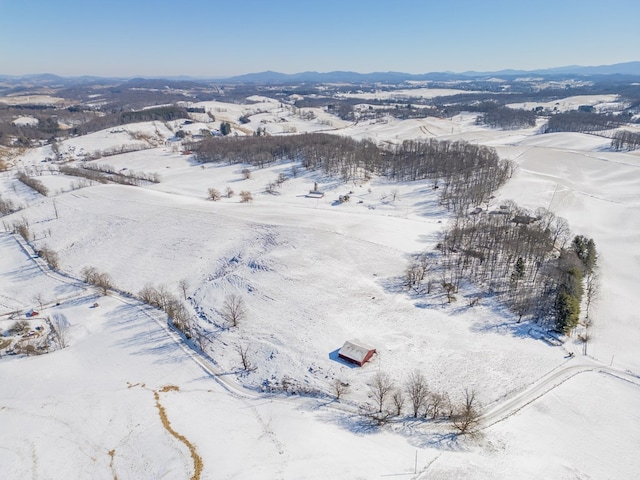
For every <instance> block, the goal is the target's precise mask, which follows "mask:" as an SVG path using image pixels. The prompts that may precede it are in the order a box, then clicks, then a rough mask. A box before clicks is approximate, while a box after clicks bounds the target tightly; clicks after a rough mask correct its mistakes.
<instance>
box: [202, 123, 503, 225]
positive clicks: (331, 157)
mask: <svg viewBox="0 0 640 480" xmlns="http://www.w3.org/2000/svg"><path fill="white" fill-rule="evenodd" d="M190 148H191V149H193V150H194V152H195V155H196V158H197V160H198V161H200V162H224V163H245V162H247V163H250V164H252V165H255V166H257V167H259V168H262V167H266V166H268V165H271V164H273V163H274V162H277V161H292V162H293V161H296V162H300V164H301V165H302V167H304V168H307V169H310V170H321V171H322V172H323V173H325V174H327V175H330V176H333V177H337V178H340V179H341V180H343V181H345V182H348V181H354V180H359V179H360V180H361V179H365V180H366V179H368V178H370V176H371V175H372V174H374V173H375V174H380V175H384V176H387V177H389V178H392V179H394V180H398V181H407V180H420V179H433V180H434V188H437V189H439V195H440V201H441V203H442V204H443V205H444V206H445V207H446V208H448V209H450V210H452V211H454V212H455V213H456V214H459V213H463V212H466V210H467V209H468V208H469V207H470V206H474V205H479V204H481V203H482V202H486V201H487V200H488V198H489V196H490V195H491V193H492V192H493V191H495V190H496V189H497V188H499V187H500V186H501V185H503V184H504V183H505V182H506V181H507V180H508V179H509V178H510V177H511V175H512V173H513V169H514V166H513V163H512V162H510V161H507V160H502V159H500V158H499V157H498V154H497V153H496V151H495V149H492V148H489V147H484V146H479V145H473V144H470V143H467V142H448V141H437V140H427V141H406V142H404V143H402V144H401V145H399V146H396V147H389V148H380V147H378V146H377V145H376V144H375V143H373V142H371V141H369V140H362V141H358V140H354V139H352V138H347V137H340V136H336V135H327V134H319V133H313V134H303V135H290V136H281V137H223V138H220V137H217V138H209V139H205V140H203V141H202V142H200V143H198V144H193V145H192V146H191V147H190ZM271 186H272V187H273V188H275V186H277V183H275V184H273V185H271ZM273 188H272V190H273Z"/></svg>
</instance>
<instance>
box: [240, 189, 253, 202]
mask: <svg viewBox="0 0 640 480" xmlns="http://www.w3.org/2000/svg"><path fill="white" fill-rule="evenodd" d="M251 201H253V195H251V192H250V191H248V190H242V191H241V192H240V202H242V203H249V202H251Z"/></svg>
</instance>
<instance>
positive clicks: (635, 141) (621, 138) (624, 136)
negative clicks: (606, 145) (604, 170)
mask: <svg viewBox="0 0 640 480" xmlns="http://www.w3.org/2000/svg"><path fill="white" fill-rule="evenodd" d="M638 148H640V133H637V132H630V131H628V130H622V131H620V132H616V133H615V134H614V135H613V138H612V139H611V149H612V150H615V151H616V152H619V151H623V150H637V149H638Z"/></svg>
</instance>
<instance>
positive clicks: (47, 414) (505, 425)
mask: <svg viewBox="0 0 640 480" xmlns="http://www.w3.org/2000/svg"><path fill="white" fill-rule="evenodd" d="M440 94H441V93H440ZM425 95H426V93H425ZM605 100H607V101H608V100H610V99H598V101H605ZM580 102H582V99H581V100H580ZM583 103H584V102H583ZM583 103H581V104H583ZM203 106H205V108H207V110H208V111H210V112H211V113H213V114H214V115H215V116H216V122H215V124H216V125H217V124H219V122H220V121H221V120H225V119H227V116H228V118H229V119H237V118H238V116H239V115H244V114H247V113H249V112H251V113H253V112H255V113H256V114H255V115H254V116H253V117H251V122H250V123H248V124H246V125H244V126H243V128H246V129H255V128H258V127H260V126H266V127H268V129H272V130H269V131H271V133H281V132H280V131H278V130H277V129H278V128H280V125H282V124H285V123H289V124H291V125H293V126H295V131H297V132H303V131H316V130H320V129H322V130H329V131H335V133H337V134H341V135H350V136H354V137H356V138H365V137H368V138H374V139H376V140H377V141H380V142H392V143H394V142H399V141H402V140H404V139H408V138H432V137H437V138H447V139H451V140H455V139H465V140H472V141H477V142H479V143H483V144H486V145H491V146H494V147H496V149H497V150H498V153H499V154H500V155H501V156H503V157H505V158H510V159H513V160H514V161H515V162H516V163H517V165H518V171H517V172H516V175H515V176H514V178H513V179H512V180H511V181H510V182H509V183H508V184H507V185H506V186H505V187H504V188H503V189H502V190H501V191H500V192H498V195H497V196H498V198H497V199H496V200H495V202H496V204H497V203H499V202H502V201H504V200H507V199H513V200H515V201H516V202H517V203H518V204H521V205H522V206H525V207H528V208H532V209H533V208H536V207H538V206H543V207H549V208H550V209H551V210H553V211H554V212H555V213H556V214H557V215H559V216H562V217H565V218H567V220H568V221H569V223H570V225H571V228H572V230H573V232H574V233H576V234H584V235H586V236H589V237H593V238H594V240H595V242H596V245H597V248H598V251H599V252H600V267H601V284H602V287H601V294H600V296H599V298H598V301H597V304H596V309H595V313H596V315H595V318H596V319H595V327H594V332H595V336H594V339H593V342H592V343H591V344H590V345H589V350H588V354H589V355H588V356H583V355H582V353H581V346H579V345H577V344H575V343H574V340H573V339H568V340H567V341H566V343H565V344H564V345H562V346H554V345H551V344H550V343H549V342H546V341H544V339H541V338H539V335H537V334H534V332H533V331H531V328H532V327H533V326H532V325H527V324H520V325H518V324H516V323H515V320H516V319H515V318H513V317H512V316H510V315H509V314H508V312H505V311H504V310H503V309H501V308H499V307H498V306H497V305H495V304H493V303H492V302H491V301H490V300H486V301H485V302H484V303H482V302H481V304H480V305H478V306H475V307H473V308H471V307H469V306H468V301H467V298H465V295H469V296H472V295H473V293H474V292H473V290H472V289H471V288H469V289H468V290H466V291H465V292H463V293H462V295H461V298H460V299H459V301H458V302H457V303H456V304H453V305H449V304H447V303H446V300H445V299H444V298H443V297H442V298H438V297H428V298H424V299H417V298H416V297H412V296H409V295H408V294H407V293H406V292H405V291H403V290H402V289H401V288H400V287H399V285H400V281H401V276H402V274H403V271H404V269H405V267H406V265H407V261H408V258H409V256H410V255H411V254H414V253H419V252H422V251H425V250H432V249H433V247H434V245H435V244H436V243H437V241H438V238H439V234H440V232H441V231H442V230H443V228H444V226H445V225H446V222H447V214H446V212H445V211H443V210H442V209H441V208H440V207H439V206H438V204H437V201H436V199H435V196H434V193H433V191H432V190H431V188H430V185H429V183H428V182H411V183H400V184H397V183H390V182H388V181H386V180H383V179H373V180H371V181H369V182H366V183H349V184H344V183H341V182H339V181H337V180H335V179H329V178H324V177H321V176H318V175H317V174H312V173H310V172H306V171H304V170H302V169H300V171H299V172H297V175H296V176H295V177H294V169H293V165H291V164H278V165H274V166H271V167H268V168H265V169H255V170H254V169H252V171H251V178H249V179H245V178H244V175H243V174H242V172H241V170H242V169H243V168H245V166H242V165H232V166H229V165H222V166H216V165H211V164H207V165H199V164H197V163H195V162H194V161H193V160H192V159H191V158H190V157H189V156H186V155H181V154H179V153H175V152H174V151H173V150H172V148H170V147H165V146H163V145H162V144H161V143H160V142H159V141H158V142H156V144H157V145H160V146H153V145H152V143H153V142H151V143H150V142H149V141H148V140H143V141H145V142H146V146H145V148H147V149H146V150H143V151H139V152H130V153H125V154H121V155H114V156H109V157H108V158H104V159H101V160H100V161H99V162H100V163H101V164H108V165H109V166H112V167H113V168H114V169H116V170H117V171H125V169H126V170H134V171H141V172H146V173H157V174H159V175H160V176H161V178H162V181H161V182H160V183H158V184H152V185H151V184H150V185H145V186H141V187H130V186H120V185H93V186H89V187H85V188H80V189H75V190H72V189H71V183H72V181H71V180H70V179H69V178H67V177H63V176H60V175H54V174H53V173H52V172H50V171H48V170H46V169H44V170H42V172H41V173H42V175H41V176H39V177H38V179H40V180H41V181H42V183H43V184H45V185H46V186H48V187H49V190H50V192H52V193H50V195H49V196H48V197H38V196H35V194H30V193H29V192H25V191H23V190H22V188H26V187H24V186H21V184H18V185H16V181H15V180H13V178H12V176H13V173H12V172H8V173H5V174H3V177H2V178H1V179H0V180H2V182H0V188H2V191H0V194H3V195H8V196H12V195H13V196H15V195H17V197H18V198H19V201H20V202H21V203H22V204H24V205H25V206H27V208H25V209H23V210H21V211H20V212H18V213H16V214H13V215H12V216H10V217H5V218H3V220H4V221H6V222H8V224H10V223H11V222H12V221H14V220H19V219H22V218H24V219H27V220H28V222H29V225H30V228H31V229H32V231H33V232H34V234H35V237H36V240H35V242H34V244H35V246H36V247H38V248H41V247H42V246H44V245H47V246H48V247H50V248H52V249H53V250H55V251H56V252H58V254H59V256H60V270H61V271H62V272H63V273H64V275H60V274H57V273H52V272H50V271H48V270H47V269H46V268H45V267H43V266H42V264H41V261H40V260H39V259H36V258H33V255H32V252H31V251H29V250H28V249H24V248H23V246H22V244H21V243H19V242H18V241H17V239H15V238H14V237H13V236H11V235H9V234H3V235H1V236H0V252H1V254H0V292H1V293H0V327H1V328H2V329H3V330H5V329H7V328H9V326H10V325H11V324H13V323H14V322H15V321H16V319H17V318H19V317H17V316H16V313H15V312H16V310H20V311H21V312H23V313H24V312H26V311H28V310H29V309H30V308H36V307H38V308H40V306H39V305H36V304H35V298H36V296H37V297H39V299H40V300H41V301H43V303H44V305H43V307H44V308H42V309H41V312H40V316H41V317H46V316H53V315H54V314H56V315H58V316H63V317H64V318H66V319H67V320H68V322H69V324H70V331H69V339H68V340H69V341H68V344H69V346H68V347H67V348H65V349H63V350H60V351H55V352H52V353H49V354H46V355H42V356H31V357H23V356H5V357H2V358H0V384H2V386H3V387H2V390H1V391H0V425H2V435H0V468H2V474H3V475H4V477H5V478H11V479H13V478H15V479H19V478H52V479H53V478H110V479H111V478H119V479H123V478H132V479H133V478H178V479H179V478H192V475H193V474H194V471H196V470H197V469H199V468H200V467H199V466H201V471H200V470H198V473H199V475H200V477H199V478H203V479H204V478H264V479H272V478H291V479H294V478H296V479H297V478H311V479H313V478H318V479H320V478H328V477H329V478H344V479H353V478H363V479H364V478H367V479H368V478H377V477H381V476H391V475H400V474H406V476H407V477H408V478H424V479H426V478H437V479H449V478H487V479H489V478H523V479H525V478H526V479H529V478H558V479H570V478H571V479H573V478H594V479H596V478H634V477H637V476H638V475H640V462H639V461H638V460H636V458H637V455H635V450H636V447H637V445H638V444H640V436H639V433H638V432H640V414H639V413H638V409H637V405H638V402H639V401H640V386H639V384H640V379H638V377H636V376H634V372H635V373H638V372H640V356H638V354H637V345H638V343H639V342H640V322H639V321H638V317H637V311H639V310H640V300H638V297H637V295H635V289H636V287H637V285H638V284H639V282H638V280H639V277H640V274H638V272H639V271H640V256H638V255H636V254H634V252H635V248H636V245H637V244H638V240H639V237H640V172H639V170H638V169H639V168H640V156H639V155H638V154H633V153H613V152H609V151H607V141H606V139H604V140H603V139H602V138H600V137H594V136H590V135H582V134H552V135H537V134H536V132H537V128H532V129H527V130H520V131H509V132H503V131H498V130H492V129H487V128H483V127H480V126H477V125H475V124H474V121H473V120H474V118H473V116H472V115H459V116H457V117H454V118H453V119H451V120H440V119H421V120H407V121H404V122H403V121H398V120H390V121H389V122H387V123H377V124H365V123H364V122H363V123H359V124H357V125H352V126H347V125H346V124H344V123H340V122H341V121H340V120H339V119H333V120H335V124H333V125H329V124H328V121H329V118H328V117H326V118H325V117H324V116H322V115H317V116H316V118H315V119H312V118H307V119H305V118H301V117H300V116H299V115H293V113H292V112H291V111H289V110H288V109H286V108H284V107H283V106H282V105H281V104H280V103H279V102H277V101H274V100H270V99H267V98H263V97H256V98H254V99H253V103H251V104H247V105H231V104H224V103H221V102H206V103H205V104H203ZM258 112H260V113H258ZM324 115H326V114H324ZM254 117H257V118H254ZM283 118H284V119H285V120H286V121H282V119H283ZM212 124H213V122H212ZM203 125H205V126H207V125H206V124H203ZM196 126H197V127H198V128H199V127H200V125H199V124H196ZM175 127H176V128H177V125H176V126H175ZM209 127H213V125H209V126H208V128H209ZM191 128H196V127H191ZM111 130H114V129H111ZM174 130H175V128H174ZM194 131H195V130H194ZM130 132H142V133H146V134H147V135H148V136H149V137H153V138H154V141H156V140H160V139H161V138H162V137H166V138H168V137H170V136H172V135H173V133H174V132H172V131H171V130H169V129H167V128H166V126H164V125H161V124H151V123H149V124H137V125H136V126H129V127H128V128H127V130H126V131H124V130H123V131H116V132H111V131H104V132H97V133H95V134H92V135H87V136H85V137H80V138H76V139H72V140H69V141H67V142H64V144H63V148H66V149H67V150H66V151H71V152H73V151H75V152H78V151H79V150H80V149H82V150H83V151H85V152H88V151H95V150H101V149H105V148H112V147H117V146H118V145H119V142H121V143H124V144H129V143H133V140H132V134H131V133H130ZM136 141H138V140H136ZM71 147H73V148H71ZM70 148H71V149H70ZM69 149H70V150H69ZM49 154H50V150H49V149H45V148H43V149H39V150H34V151H30V152H27V153H26V154H25V155H24V156H23V157H22V158H21V159H20V164H22V165H25V164H30V163H31V164H33V165H40V160H41V159H42V158H44V157H46V156H48V155H49ZM281 173H283V174H285V175H287V176H288V177H289V180H287V181H286V182H285V183H284V184H283V186H282V188H281V189H279V190H278V194H276V195H271V194H267V193H265V192H264V190H265V186H266V185H267V183H269V182H272V181H273V180H275V178H276V177H277V176H278V175H279V174H281ZM315 182H317V183H318V188H319V189H321V190H323V191H324V192H325V196H324V197H323V198H320V199H316V198H306V197H305V194H306V193H307V192H308V191H309V190H311V189H312V188H313V186H314V183H315ZM14 186H15V187H14ZM211 187H214V188H216V189H218V190H219V191H220V192H223V193H224V191H225V190H226V188H227V187H230V188H232V189H233V190H234V191H235V195H234V196H232V197H231V198H226V197H223V198H222V199H221V200H220V201H219V202H211V201H209V200H207V189H208V188H211ZM14 188H15V192H14V191H13V189H14ZM241 190H247V191H250V192H252V194H253V197H254V201H253V202H252V203H249V204H244V203H241V202H240V200H239V197H238V195H237V194H238V193H239V192H240V191H241ZM54 192H55V193H54ZM349 192H351V193H350V195H351V200H350V202H347V203H338V202H336V200H337V199H338V196H339V195H344V194H347V193H349ZM85 266H93V267H95V268H97V269H98V270H100V271H105V272H108V273H109V274H110V275H111V277H112V278H113V281H114V284H115V285H116V286H117V288H118V289H119V290H120V291H122V292H132V293H134V294H135V293H137V292H138V291H139V290H140V289H142V287H143V286H145V284H154V285H156V286H159V285H164V286H165V287H166V288H167V289H168V290H169V291H171V292H173V293H174V294H175V295H182V293H181V292H180V290H179V288H178V284H179V282H180V281H181V280H186V283H187V285H188V289H187V290H188V295H189V297H190V308H194V309H196V310H194V312H195V311H197V312H198V313H199V314H200V316H201V318H202V319H203V320H202V322H203V323H202V325H203V326H206V327H207V328H209V331H210V336H209V340H207V341H206V342H205V345H206V347H205V348H206V350H207V354H208V357H203V356H201V355H199V354H197V353H196V352H195V350H194V349H192V348H189V346H188V345H187V344H186V343H185V342H184V340H183V339H181V338H180V337H179V336H178V335H177V334H176V333H175V332H173V331H171V330H169V329H168V327H167V326H166V320H165V319H164V318H163V316H162V314H160V313H159V312H157V311H154V310H152V309H150V308H149V307H145V306H143V305H141V304H139V303H138V302H136V301H135V300H134V299H132V298H131V297H128V296H127V295H124V294H119V293H115V292H114V293H113V294H111V295H109V296H106V297H101V296H99V294H98V292H97V291H94V290H92V289H91V288H89V287H87V286H85V285H84V284H82V282H79V281H78V280H77V278H78V277H79V276H80V271H81V269H82V268H83V267H85ZM231 293H236V294H240V295H242V296H243V297H244V298H245V300H246V302H247V307H248V315H247V318H246V319H245V320H244V321H243V322H242V323H241V324H240V325H239V326H238V327H237V328H232V329H221V328H218V327H216V324H220V323H222V320H221V317H220V309H221V304H222V302H223V301H224V299H225V297H226V296H227V295H229V294H231ZM96 303H98V304H99V306H95V304H96ZM57 304H58V305H57ZM11 315H13V318H10V316H11ZM23 316H24V315H23ZM354 338H357V339H359V340H361V341H363V342H366V343H368V344H372V345H374V346H375V347H376V348H377V350H378V354H377V355H376V356H375V357H374V360H373V361H372V362H370V363H369V364H367V365H366V366H365V367H364V368H360V369H359V368H349V367H348V366H346V365H345V364H343V363H341V362H339V361H337V360H336V358H335V351H336V350H337V349H338V348H339V347H340V346H341V345H342V343H343V342H344V341H345V340H350V339H354ZM238 345H240V346H244V347H247V348H248V352H249V357H250V360H251V362H252V364H253V365H254V367H255V368H254V369H252V370H251V371H250V372H242V371H241V368H240V367H241V366H240V358H239V356H238V353H237V350H236V347H237V346H238ZM569 351H571V352H575V356H574V357H573V358H571V357H567V352H569ZM414 369H419V370H420V371H422V372H423V373H424V374H425V376H426V378H427V379H428V381H429V385H430V387H431V388H432V389H433V390H438V391H447V392H449V394H450V395H451V396H452V397H454V398H456V397H459V396H460V395H461V394H462V392H463V391H464V389H465V388H469V389H473V390H475V391H476V392H477V394H478V397H479V399H480V400H481V402H482V404H483V406H484V410H485V411H486V412H487V415H486V417H485V418H486V423H485V424H486V428H485V429H484V430H483V431H482V435H481V436H480V437H479V438H475V439H464V438H462V439H456V438H455V437H454V436H453V435H451V431H450V430H447V429H446V428H445V427H444V426H443V425H434V424H431V423H421V422H415V423H411V422H410V423H408V424H403V425H401V424H392V425H390V426H388V427H383V428H380V429H378V428H371V427H369V426H367V425H366V424H365V423H364V422H363V421H362V419H361V417H359V416H358V415H357V404H361V403H363V402H366V401H368V399H367V394H368V387H367V383H368V382H369V381H370V380H371V378H372V377H373V376H374V375H375V374H376V372H378V371H383V372H385V373H388V374H390V375H391V376H392V377H393V378H396V379H397V381H398V383H399V384H400V383H401V382H402V379H403V378H406V376H407V375H408V373H410V372H411V371H413V370H414ZM334 379H339V380H342V381H345V382H348V383H349V384H350V385H351V389H350V391H349V392H348V393H347V394H346V395H345V397H344V398H342V399H341V400H340V401H339V402H338V401H336V400H335V399H334V398H333V396H332V391H331V387H330V385H331V382H332V380H334ZM283 380H286V381H288V382H289V383H290V384H292V385H293V390H296V391H297V392H302V391H309V392H313V395H311V396H305V395H302V396H301V395H288V396H287V395H282V394H268V393H265V392H263V390H264V387H265V386H266V385H274V384H278V383H281V382H282V381H283ZM243 385H244V386H243ZM167 421H168V422H170V427H169V426H168V423H167ZM194 465H195V467H194Z"/></svg>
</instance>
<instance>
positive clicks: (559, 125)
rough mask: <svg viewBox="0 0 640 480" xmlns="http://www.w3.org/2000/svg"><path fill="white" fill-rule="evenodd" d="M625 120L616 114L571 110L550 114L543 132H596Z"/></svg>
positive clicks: (618, 124) (613, 126)
mask: <svg viewBox="0 0 640 480" xmlns="http://www.w3.org/2000/svg"><path fill="white" fill-rule="evenodd" d="M625 121H626V119H623V118H621V117H619V116H616V115H610V114H604V113H593V112H584V111H580V110H573V111H570V112H563V113H556V114H555V115H552V116H551V117H550V118H549V121H548V122H547V125H546V127H545V133H551V132H582V133H585V132H596V131H598V130H608V129H610V128H617V127H619V126H620V125H622V124H623V123H625Z"/></svg>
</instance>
